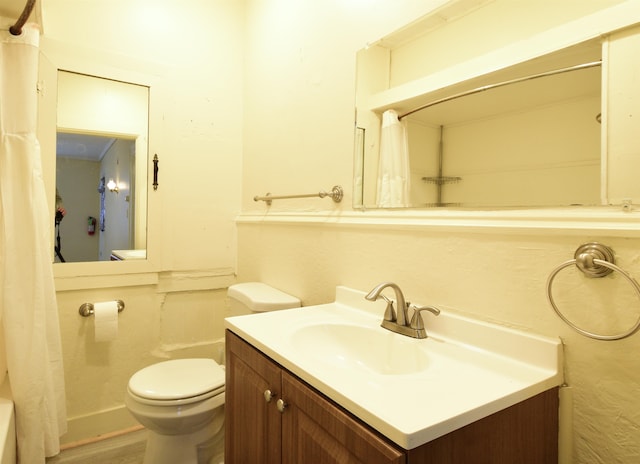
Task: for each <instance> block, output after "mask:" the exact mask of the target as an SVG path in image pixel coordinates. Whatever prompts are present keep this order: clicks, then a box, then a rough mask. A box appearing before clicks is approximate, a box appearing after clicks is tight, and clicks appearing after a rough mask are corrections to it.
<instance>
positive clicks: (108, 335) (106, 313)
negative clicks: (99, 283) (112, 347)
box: [93, 301, 118, 342]
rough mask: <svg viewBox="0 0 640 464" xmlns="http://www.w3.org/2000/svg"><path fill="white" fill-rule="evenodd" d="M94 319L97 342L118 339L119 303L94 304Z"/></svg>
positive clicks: (104, 302)
mask: <svg viewBox="0 0 640 464" xmlns="http://www.w3.org/2000/svg"><path fill="white" fill-rule="evenodd" d="M93 318H94V329H95V340H96V342H108V341H111V340H115V339H116V338H118V302H117V301H103V302H100V303H94V305H93Z"/></svg>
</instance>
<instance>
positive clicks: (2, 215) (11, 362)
mask: <svg viewBox="0 0 640 464" xmlns="http://www.w3.org/2000/svg"><path fill="white" fill-rule="evenodd" d="M10 25H11V22H10V20H8V19H4V18H0V137H1V141H0V316H1V317H2V321H3V323H4V339H5V343H6V354H7V366H8V371H9V379H10V382H11V389H12V391H13V398H14V401H15V407H16V428H17V434H18V458H19V462H20V463H23V464H37V463H44V462H45V456H52V455H54V454H57V453H58V452H59V450H60V444H59V436H60V435H61V434H62V433H64V432H65V431H66V410H65V393H64V376H63V369H62V368H63V366H62V349H61V343H60V328H59V321H58V308H57V303H56V294H55V289H54V285H53V267H52V263H51V262H52V259H51V250H52V243H51V239H52V236H51V224H50V222H51V221H50V216H49V212H48V209H47V200H46V196H45V189H44V182H43V178H42V166H41V160H40V146H39V144H38V141H37V139H36V134H35V131H36V121H37V104H38V102H37V92H36V85H37V80H38V73H37V72H38V45H39V32H38V30H37V27H36V26H32V25H26V26H25V27H24V28H23V31H22V34H20V35H19V36H13V35H11V33H10V32H8V28H9V26H10Z"/></svg>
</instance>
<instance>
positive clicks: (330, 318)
mask: <svg viewBox="0 0 640 464" xmlns="http://www.w3.org/2000/svg"><path fill="white" fill-rule="evenodd" d="M364 295H365V293H364V292H359V291H357V290H352V289H348V288H345V287H338V288H337V290H336V301H335V302H333V303H329V304H324V305H317V306H306V307H303V308H296V309H289V310H283V311H274V312H270V313H262V314H254V315H249V316H238V317H231V318H227V319H226V320H225V325H226V327H227V328H228V329H229V330H231V331H232V332H234V333H236V334H237V335H239V336H240V337H241V338H243V339H244V340H246V341H247V342H249V343H250V344H252V345H253V346H255V347H256V348H258V349H259V350H260V351H262V352H263V353H265V354H266V355H267V356H269V357H271V358H272V359H273V360H274V361H276V362H277V363H279V364H280V365H282V366H283V367H285V368H286V369H288V370H290V371H291V372H293V373H294V374H295V375H297V376H298V377H300V378H302V379H303V380H305V381H306V382H307V383H309V384H310V385H312V386H313V387H315V388H316V389H317V390H319V391H321V392H322V393H324V394H325V395H327V396H328V397H330V398H332V399H333V400H334V401H335V402H337V403H338V404H340V405H341V406H342V407H344V408H345V409H347V410H348V411H350V412H351V413H353V414H354V415H356V416H357V417H359V418H360V419H362V420H363V421H364V422H365V423H367V424H369V425H370V426H372V427H373V428H375V429H377V430H378V431H379V432H380V433H382V434H383V435H385V436H386V437H388V438H389V439H391V440H393V441H394V442H395V443H397V444H398V445H400V446H401V447H403V448H405V449H413V448H415V447H417V446H420V445H422V444H424V443H427V442H429V441H431V440H433V439H435V438H438V437H440V436H442V435H445V434H447V433H449V432H452V431H453V430H456V429H458V428H460V427H463V426H465V425H467V424H470V423H472V422H474V421H476V420H478V419H481V418H484V417H486V416H488V415H490V414H493V413H495V412H497V411H500V410H502V409H504V408H507V407H509V406H512V405H514V404H516V403H518V402H520V401H523V400H526V399H528V398H531V397H533V396H535V395H537V394H538V393H542V392H543V391H545V390H548V389H549V388H553V387H555V386H558V385H560V384H561V383H562V375H561V372H562V369H561V368H560V366H561V364H562V345H561V342H560V340H559V339H556V338H547V337H541V336H538V335H535V334H531V333H524V332H520V331H516V330H513V329H510V328H507V327H502V326H499V325H495V324H489V323H486V322H483V321H479V320H475V319H470V318H466V317H462V316H459V315H456V314H453V313H452V312H451V311H446V310H444V308H441V309H443V311H442V312H441V314H440V315H439V316H437V317H431V316H428V317H427V318H425V326H426V330H427V334H428V338H426V339H422V340H418V339H414V338H410V337H407V336H404V335H399V334H396V333H393V332H390V331H389V330H387V329H384V328H382V327H380V323H381V321H382V315H383V313H384V309H385V302H384V301H377V302H370V301H367V300H365V299H364Z"/></svg>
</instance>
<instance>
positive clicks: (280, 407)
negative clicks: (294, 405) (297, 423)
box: [276, 398, 288, 412]
mask: <svg viewBox="0 0 640 464" xmlns="http://www.w3.org/2000/svg"><path fill="white" fill-rule="evenodd" d="M287 406H288V404H287V403H285V402H284V400H283V399H282V398H280V399H279V400H278V401H277V402H276V407H277V408H278V411H280V412H284V410H285V409H286V408H287Z"/></svg>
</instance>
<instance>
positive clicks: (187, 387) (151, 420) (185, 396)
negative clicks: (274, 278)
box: [125, 282, 300, 464]
mask: <svg viewBox="0 0 640 464" xmlns="http://www.w3.org/2000/svg"><path fill="white" fill-rule="evenodd" d="M228 296H229V299H230V304H231V311H232V313H233V314H234V315H240V314H250V313H252V312H264V311H275V310H278V309H289V308H296V307H299V306H300V300H299V299H298V298H295V297H293V296H291V295H288V294H286V293H284V292H281V291H280V290H277V289H275V288H273V287H270V286H268V285H266V284H263V283H261V282H247V283H242V284H236V285H232V286H231V287H229V289H228ZM224 380H225V372H224V367H223V366H220V365H218V364H217V363H216V362H215V361H214V360H212V359H205V358H192V359H174V360H170V361H163V362H160V363H157V364H153V365H151V366H148V367H145V368H143V369H141V370H139V371H138V372H136V373H135V374H133V375H132V376H131V379H129V385H128V387H127V393H126V396H125V405H126V406H127V408H128V409H129V412H131V414H132V415H133V416H134V417H135V418H136V419H137V420H138V421H139V422H140V423H141V424H142V425H144V426H145V427H146V428H147V430H148V439H147V448H146V451H145V456H144V464H221V463H223V462H224Z"/></svg>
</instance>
